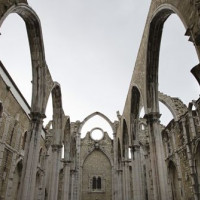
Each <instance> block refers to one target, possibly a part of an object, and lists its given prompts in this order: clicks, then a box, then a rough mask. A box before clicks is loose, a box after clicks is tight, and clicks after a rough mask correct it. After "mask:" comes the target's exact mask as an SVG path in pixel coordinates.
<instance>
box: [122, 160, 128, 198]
mask: <svg viewBox="0 0 200 200" xmlns="http://www.w3.org/2000/svg"><path fill="white" fill-rule="evenodd" d="M122 162H123V194H124V195H123V196H124V200H130V173H129V162H130V161H129V160H128V159H126V160H124V161H122Z"/></svg>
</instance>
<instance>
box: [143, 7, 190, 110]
mask: <svg viewBox="0 0 200 200" xmlns="http://www.w3.org/2000/svg"><path fill="white" fill-rule="evenodd" d="M172 13H176V14H177V15H178V16H179V18H180V19H181V21H182V23H183V24H184V26H185V27H186V29H187V30H188V32H189V33H188V35H190V34H191V30H190V29H189V28H188V24H187V21H186V19H185V18H184V16H183V15H182V12H181V11H180V10H179V9H177V8H175V7H174V6H172V5H171V4H162V5H161V6H160V7H158V9H156V10H155V12H154V14H153V15H152V18H151V21H150V27H149V35H148V46H147V60H146V61H147V64H146V99H147V113H150V112H152V113H158V112H159V105H158V65H159V52H160V43H161V38H162V30H163V25H164V23H165V21H166V20H167V18H168V17H169V16H170V15H171V14H172Z"/></svg>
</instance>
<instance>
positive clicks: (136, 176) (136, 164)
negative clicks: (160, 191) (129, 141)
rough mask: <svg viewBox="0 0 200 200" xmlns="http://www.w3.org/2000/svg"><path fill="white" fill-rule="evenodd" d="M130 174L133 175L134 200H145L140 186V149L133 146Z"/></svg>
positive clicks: (141, 185)
mask: <svg viewBox="0 0 200 200" xmlns="http://www.w3.org/2000/svg"><path fill="white" fill-rule="evenodd" d="M132 173H133V195H134V199H136V200H144V199H145V196H144V194H145V191H144V188H143V184H142V174H143V171H142V164H141V156H140V147H139V146H138V145H135V146H134V160H133V159H132Z"/></svg>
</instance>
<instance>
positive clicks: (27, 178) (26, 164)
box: [18, 113, 44, 200]
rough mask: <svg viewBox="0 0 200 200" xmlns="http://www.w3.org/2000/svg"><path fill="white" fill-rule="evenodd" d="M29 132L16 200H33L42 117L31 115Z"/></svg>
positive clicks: (38, 114) (37, 114)
mask: <svg viewBox="0 0 200 200" xmlns="http://www.w3.org/2000/svg"><path fill="white" fill-rule="evenodd" d="M30 116H31V124H30V130H29V132H28V134H27V142H26V145H25V155H24V159H23V170H22V176H21V181H20V182H21V185H20V189H19V193H18V200H27V199H29V200H33V199H34V193H35V181H36V170H37V164H38V159H39V147H40V139H41V131H42V124H43V118H44V116H43V115H41V114H40V113H31V115H30Z"/></svg>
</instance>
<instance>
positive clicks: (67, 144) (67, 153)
mask: <svg viewBox="0 0 200 200" xmlns="http://www.w3.org/2000/svg"><path fill="white" fill-rule="evenodd" d="M71 153H72V152H71V134H70V118H69V117H67V119H66V122H65V125H64V160H65V161H69V160H71V158H72V157H71Z"/></svg>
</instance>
